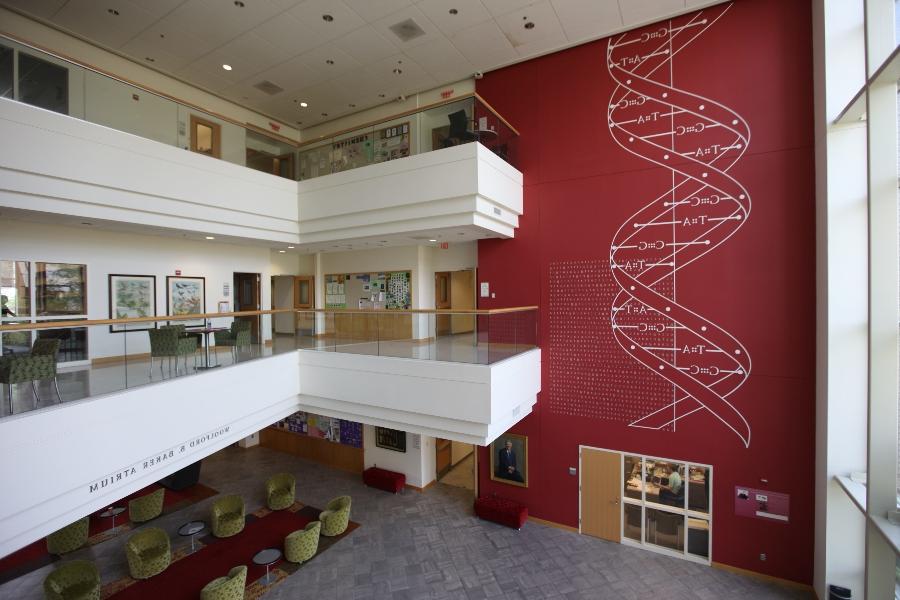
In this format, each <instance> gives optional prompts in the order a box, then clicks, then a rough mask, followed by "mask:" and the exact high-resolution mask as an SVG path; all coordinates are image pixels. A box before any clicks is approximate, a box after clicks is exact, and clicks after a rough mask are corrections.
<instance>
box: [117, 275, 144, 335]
mask: <svg viewBox="0 0 900 600" xmlns="http://www.w3.org/2000/svg"><path fill="white" fill-rule="evenodd" d="M154 316H156V276H155V275H119V274H115V273H114V274H110V276H109V318H110V319H134V318H137V317H154ZM154 328H156V323H155V322H152V321H149V322H147V323H134V324H127V325H126V324H121V323H119V324H113V325H110V326H109V331H110V333H117V332H126V331H146V330H147V329H154Z"/></svg>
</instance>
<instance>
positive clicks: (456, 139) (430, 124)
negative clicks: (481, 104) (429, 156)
mask: <svg viewBox="0 0 900 600" xmlns="http://www.w3.org/2000/svg"><path fill="white" fill-rule="evenodd" d="M419 114H420V118H419V148H420V151H421V152H431V151H432V150H441V149H443V148H449V147H451V146H458V145H460V144H467V143H469V142H475V141H478V136H477V134H475V133H474V132H473V129H474V125H475V99H474V98H464V99H462V100H459V101H457V102H451V103H449V104H443V105H441V106H436V107H434V108H430V109H428V110H424V111H422V112H421V113H419Z"/></svg>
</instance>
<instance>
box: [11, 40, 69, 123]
mask: <svg viewBox="0 0 900 600" xmlns="http://www.w3.org/2000/svg"><path fill="white" fill-rule="evenodd" d="M19 100H20V101H22V102H24V103H26V104H31V105H32V106H38V107H40V108H46V109H47V110H52V111H55V112H58V113H62V114H64V115H65V114H69V70H68V69H66V68H65V67H61V66H59V65H55V64H53V63H51V62H48V61H46V60H42V59H40V58H37V57H36V56H31V55H30V54H25V53H24V52H19Z"/></svg>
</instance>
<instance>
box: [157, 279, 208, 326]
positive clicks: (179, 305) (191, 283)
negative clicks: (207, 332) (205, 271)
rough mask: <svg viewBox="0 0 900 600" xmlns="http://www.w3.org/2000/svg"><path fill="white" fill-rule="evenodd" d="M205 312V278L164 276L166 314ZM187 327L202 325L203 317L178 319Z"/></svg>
mask: <svg viewBox="0 0 900 600" xmlns="http://www.w3.org/2000/svg"><path fill="white" fill-rule="evenodd" d="M205 312H206V278H205V277H181V276H175V275H169V276H168V277H166V314H167V315H171V316H175V315H195V314H200V313H205ZM177 323H180V324H184V325H186V326H188V327H191V326H196V325H203V324H204V320H203V319H188V320H179V321H177Z"/></svg>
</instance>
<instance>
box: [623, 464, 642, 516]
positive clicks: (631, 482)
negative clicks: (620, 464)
mask: <svg viewBox="0 0 900 600" xmlns="http://www.w3.org/2000/svg"><path fill="white" fill-rule="evenodd" d="M641 464H642V461H641V457H640V456H629V455H627V454H626V455H625V470H624V471H623V472H624V473H625V483H624V485H625V489H624V491H623V492H622V496H623V497H625V498H635V499H637V500H640V499H641V491H642V490H643V489H644V481H643V477H642V475H641V473H642V468H641ZM638 512H640V511H638Z"/></svg>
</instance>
